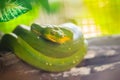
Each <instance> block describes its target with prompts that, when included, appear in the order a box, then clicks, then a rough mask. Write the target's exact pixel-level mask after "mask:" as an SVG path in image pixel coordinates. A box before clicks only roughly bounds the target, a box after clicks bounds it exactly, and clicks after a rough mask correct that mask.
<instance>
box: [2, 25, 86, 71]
mask: <svg viewBox="0 0 120 80" xmlns="http://www.w3.org/2000/svg"><path fill="white" fill-rule="evenodd" d="M2 44H6V45H7V46H9V48H10V49H11V50H12V51H13V52H14V53H15V54H16V55H17V56H18V57H19V58H20V59H22V60H23V61H25V62H26V63H28V64H30V65H32V66H34V67H36V68H39V69H42V70H45V71H50V72H60V71H65V70H69V69H70V68H72V67H74V66H76V65H77V64H79V63H80V61H81V60H82V59H83V57H84V55H85V53H86V51H87V44H86V43H85V39H84V38H83V34H82V33H81V31H80V29H79V27H77V26H75V25H73V24H70V25H69V24H63V25H44V26H40V25H38V24H35V23H34V24H32V25H31V27H27V26H24V25H20V26H18V27H16V29H15V30H14V31H13V33H11V34H5V35H4V36H3V38H2Z"/></svg>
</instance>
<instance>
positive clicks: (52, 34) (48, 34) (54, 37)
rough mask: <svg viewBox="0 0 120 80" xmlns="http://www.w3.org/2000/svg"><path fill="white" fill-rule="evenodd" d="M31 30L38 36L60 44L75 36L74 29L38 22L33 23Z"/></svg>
mask: <svg viewBox="0 0 120 80" xmlns="http://www.w3.org/2000/svg"><path fill="white" fill-rule="evenodd" d="M31 30H32V32H34V33H36V34H37V35H38V36H40V37H42V38H44V39H47V40H49V41H51V42H54V43H59V44H63V43H65V42H67V41H70V40H72V38H73V33H72V31H70V30H67V29H64V28H62V27H60V26H55V25H48V26H45V27H43V26H39V25H37V24H33V25H32V27H31Z"/></svg>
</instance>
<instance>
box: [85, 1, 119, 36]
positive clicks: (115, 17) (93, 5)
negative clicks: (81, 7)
mask: <svg viewBox="0 0 120 80" xmlns="http://www.w3.org/2000/svg"><path fill="white" fill-rule="evenodd" d="M84 2H85V5H86V6H87V8H88V10H89V11H90V12H91V14H92V16H93V18H94V20H95V22H96V24H99V25H100V29H101V32H102V34H103V35H112V34H120V1H119V0H84Z"/></svg>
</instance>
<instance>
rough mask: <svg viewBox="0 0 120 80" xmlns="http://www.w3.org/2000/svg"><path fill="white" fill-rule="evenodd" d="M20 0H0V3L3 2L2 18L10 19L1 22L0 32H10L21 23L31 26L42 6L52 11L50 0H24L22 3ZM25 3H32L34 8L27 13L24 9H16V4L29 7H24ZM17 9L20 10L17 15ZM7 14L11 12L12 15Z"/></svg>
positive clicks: (0, 15) (0, 9)
mask: <svg viewBox="0 0 120 80" xmlns="http://www.w3.org/2000/svg"><path fill="white" fill-rule="evenodd" d="M19 1H20V0H1V1H0V3H3V4H2V5H1V6H0V12H1V14H0V17H2V18H1V19H3V21H4V20H5V19H4V18H6V19H10V20H9V21H7V22H0V32H3V33H10V32H11V31H13V30H14V28H15V27H16V26H17V25H20V24H25V25H28V26H29V25H30V24H31V23H32V22H34V20H35V19H36V18H37V17H38V16H39V12H40V7H41V6H42V7H43V8H44V9H45V10H46V11H47V12H50V9H49V4H48V0H24V1H21V2H22V3H20V2H19ZM18 2H19V3H18ZM4 3H5V4H4ZM13 4H15V5H13ZM23 4H25V5H28V4H30V5H31V7H32V9H31V10H30V11H28V12H27V13H25V11H22V10H21V11H19V10H20V9H16V8H17V7H16V6H21V7H23V8H27V7H24V5H23ZM15 10H16V11H15ZM17 10H18V11H19V13H17V15H16V12H18V11H17ZM22 13H23V14H22ZM7 14H10V15H7ZM21 14H22V15H21ZM11 16H12V17H11ZM9 17H11V18H9ZM5 21H6V20H5Z"/></svg>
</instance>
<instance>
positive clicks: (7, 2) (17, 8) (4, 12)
mask: <svg viewBox="0 0 120 80" xmlns="http://www.w3.org/2000/svg"><path fill="white" fill-rule="evenodd" d="M0 2H2V3H3V4H1V6H0V22H6V21H9V20H11V19H14V18H16V17H18V16H20V15H22V14H24V13H26V12H28V11H29V10H31V9H32V7H31V5H30V4H29V3H28V2H27V1H26V0H2V1H0Z"/></svg>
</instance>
